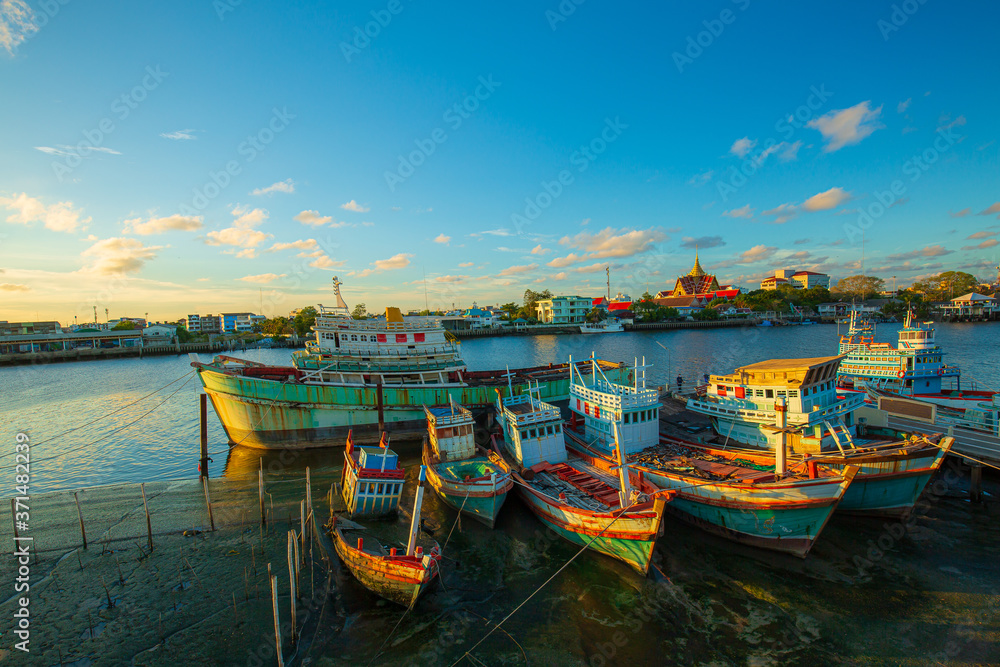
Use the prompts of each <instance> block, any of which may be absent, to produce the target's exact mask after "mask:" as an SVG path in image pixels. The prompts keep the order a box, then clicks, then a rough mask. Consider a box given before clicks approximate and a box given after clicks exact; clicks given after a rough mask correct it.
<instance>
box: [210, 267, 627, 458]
mask: <svg viewBox="0 0 1000 667" xmlns="http://www.w3.org/2000/svg"><path fill="white" fill-rule="evenodd" d="M340 287H341V283H340V281H339V280H338V279H337V278H336V277H334V278H333V288H334V295H335V297H336V299H337V305H336V306H335V307H333V308H326V307H324V306H323V305H322V304H320V306H319V308H318V311H319V315H318V316H317V318H316V324H315V326H314V327H313V331H314V333H315V338H314V340H311V341H309V342H308V343H307V344H306V349H305V350H300V351H298V352H295V353H294V354H293V355H292V365H291V366H269V365H266V364H261V363H257V362H253V361H248V360H245V359H238V358H235V357H231V356H225V355H220V356H217V357H215V359H214V360H213V361H212V362H211V363H202V362H198V361H196V362H194V363H192V364H191V365H192V366H193V367H195V368H196V369H197V370H198V377H199V379H200V380H201V382H202V385H203V386H204V388H205V393H206V394H208V395H209V397H211V399H212V405H213V406H215V411H216V412H217V413H218V415H219V420H220V421H221V422H222V425H223V428H225V430H226V434H227V435H228V436H229V441H230V443H232V444H241V445H245V446H248V447H256V448H260V449H305V448H310V447H336V446H341V445H342V444H343V442H344V437H345V436H346V435H347V432H348V431H349V430H351V431H353V433H354V438H355V439H356V440H357V441H358V442H377V441H378V438H379V434H380V432H381V431H382V430H383V428H384V426H385V425H386V424H391V427H392V431H393V433H394V434H395V436H396V437H397V438H400V437H407V436H412V437H416V438H419V437H420V436H421V435H422V434H423V433H424V432H425V430H426V423H425V421H424V411H423V406H424V405H446V404H448V402H449V401H451V400H454V401H455V402H456V403H459V404H461V405H464V406H466V407H468V408H483V409H486V408H489V406H490V405H491V404H492V402H493V389H494V388H496V387H502V386H503V385H504V384H506V383H505V382H504V379H503V373H502V371H469V370H468V368H467V367H466V365H465V362H464V361H463V360H462V356H461V353H460V350H459V343H458V341H457V340H456V339H455V338H454V336H452V335H451V334H450V333H449V332H447V331H445V329H444V327H443V325H442V324H441V322H440V321H438V320H436V319H433V318H417V319H411V320H404V319H403V316H402V314H401V313H400V311H399V309H398V308H386V315H385V319H368V320H356V319H353V318H352V317H351V314H350V311H349V309H348V307H347V303H346V302H345V301H344V299H343V297H342V296H341V293H340ZM602 368H603V369H604V371H605V372H606V373H609V374H611V375H614V376H617V375H618V374H619V373H624V372H627V371H626V370H625V369H624V368H619V365H618V364H613V363H610V362H602ZM568 379H569V370H568V369H567V368H566V366H565V365H555V366H553V365H549V366H544V367H537V368H524V369H520V370H515V376H514V378H513V385H514V387H515V390H516V392H518V393H520V392H523V391H525V390H526V388H527V386H528V385H529V383H531V382H534V383H535V384H536V386H537V387H538V389H539V391H540V392H541V394H542V396H543V397H544V398H545V399H546V400H563V399H565V398H566V397H567V393H566V392H567V387H568ZM619 379H620V380H621V381H623V382H625V381H627V380H628V378H626V377H620V378H619Z"/></svg>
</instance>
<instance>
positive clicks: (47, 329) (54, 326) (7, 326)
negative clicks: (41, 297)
mask: <svg viewBox="0 0 1000 667" xmlns="http://www.w3.org/2000/svg"><path fill="white" fill-rule="evenodd" d="M54 333H62V327H61V326H59V323H58V322H7V321H6V320H4V321H2V322H0V336H25V335H30V334H54Z"/></svg>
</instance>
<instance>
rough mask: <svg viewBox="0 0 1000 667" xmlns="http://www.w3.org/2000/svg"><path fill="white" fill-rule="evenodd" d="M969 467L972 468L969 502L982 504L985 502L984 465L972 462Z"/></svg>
mask: <svg viewBox="0 0 1000 667" xmlns="http://www.w3.org/2000/svg"><path fill="white" fill-rule="evenodd" d="M969 465H970V466H971V467H972V470H971V472H970V474H969V500H971V501H972V502H974V503H981V502H983V464H982V463H979V462H978V461H972V462H970V463H969Z"/></svg>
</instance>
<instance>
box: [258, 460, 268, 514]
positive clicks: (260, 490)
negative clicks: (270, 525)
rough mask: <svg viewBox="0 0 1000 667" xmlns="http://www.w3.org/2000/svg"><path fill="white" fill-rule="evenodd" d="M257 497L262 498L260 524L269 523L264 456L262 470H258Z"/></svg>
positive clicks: (261, 463)
mask: <svg viewBox="0 0 1000 667" xmlns="http://www.w3.org/2000/svg"><path fill="white" fill-rule="evenodd" d="M257 497H258V498H259V499H260V525H261V526H266V525H267V514H266V513H265V512H264V457H263V456H262V457H261V458H260V470H258V471H257Z"/></svg>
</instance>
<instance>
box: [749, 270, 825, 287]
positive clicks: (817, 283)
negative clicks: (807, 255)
mask: <svg viewBox="0 0 1000 667" xmlns="http://www.w3.org/2000/svg"><path fill="white" fill-rule="evenodd" d="M781 285H788V286H789V287H794V288H795V289H809V288H811V287H825V288H827V289H830V276H828V275H827V274H825V273H816V272H815V271H796V270H794V269H778V270H776V271H775V272H774V275H773V276H770V277H769V278H765V279H764V280H762V281H761V283H760V288H761V289H767V290H772V289H777V288H778V287H779V286H781Z"/></svg>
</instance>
